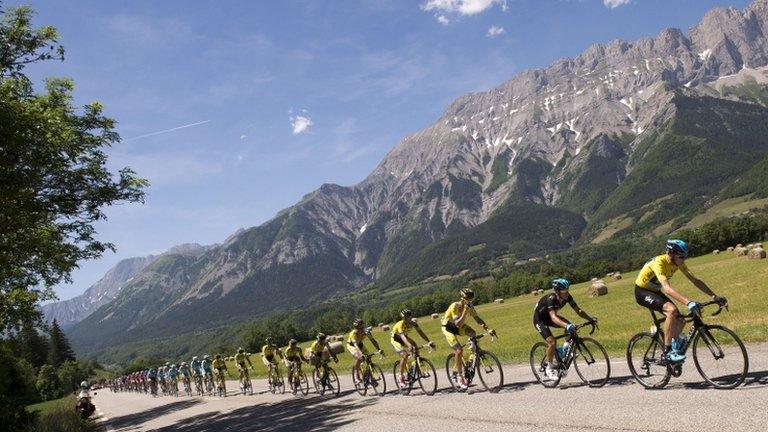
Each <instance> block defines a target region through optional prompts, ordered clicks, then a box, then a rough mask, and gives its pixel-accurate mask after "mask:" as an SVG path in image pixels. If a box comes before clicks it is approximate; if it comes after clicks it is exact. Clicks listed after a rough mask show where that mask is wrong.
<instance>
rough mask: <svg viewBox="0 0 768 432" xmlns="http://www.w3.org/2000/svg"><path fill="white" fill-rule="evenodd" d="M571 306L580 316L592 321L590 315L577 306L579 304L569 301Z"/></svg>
mask: <svg viewBox="0 0 768 432" xmlns="http://www.w3.org/2000/svg"><path fill="white" fill-rule="evenodd" d="M571 307H572V308H573V310H574V311H576V313H577V314H578V315H579V316H580V317H582V318H584V319H585V320H587V321H592V316H590V315H589V314H588V313H586V312H584V309H582V308H581V307H579V305H577V304H576V302H573V303H571Z"/></svg>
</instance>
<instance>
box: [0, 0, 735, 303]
mask: <svg viewBox="0 0 768 432" xmlns="http://www.w3.org/2000/svg"><path fill="white" fill-rule="evenodd" d="M747 3H748V2H747V1H745V0H730V1H714V0H629V1H627V0H508V1H494V0H359V1H353V0H348V1H341V0H339V1H324V2H321V1H290V0H283V1H249V2H245V1H241V2H234V1H217V2H202V1H168V0H165V1H122V2H114V1H84V0H78V1H74V0H72V1H66V2H63V1H58V0H57V1H47V0H45V1H43V0H36V1H31V2H25V3H23V4H29V5H31V6H32V7H33V8H34V9H35V10H36V11H37V13H38V15H37V19H36V22H37V23H38V24H50V25H53V26H55V27H57V28H58V29H59V31H60V33H61V42H62V43H63V44H64V45H65V47H66V48H67V58H66V61H65V62H64V63H49V64H46V65H37V66H34V67H32V68H30V69H29V73H30V75H32V76H33V77H34V78H36V79H38V80H39V79H42V77H45V76H51V75H54V76H70V77H72V78H74V80H75V82H76V85H77V92H76V97H77V101H78V102H79V103H81V104H82V103H86V102H89V101H93V100H98V101H101V102H102V103H104V104H105V105H106V111H107V113H108V115H110V116H112V117H114V118H115V119H117V120H118V122H119V126H118V130H119V132H120V134H121V136H122V137H123V139H124V142H123V143H121V144H120V145H117V146H115V147H114V148H113V149H111V150H110V152H109V153H110V157H111V164H112V166H113V167H115V168H117V167H122V166H125V165H128V166H131V167H132V168H134V169H135V170H136V171H137V172H138V173H139V174H140V175H141V176H143V177H145V178H148V179H149V180H150V182H151V183H152V186H151V188H150V189H149V190H148V191H147V202H146V204H145V205H143V206H140V205H121V206H116V207H113V208H110V209H109V210H108V211H107V214H108V216H109V220H108V221H107V222H105V223H100V224H99V225H98V231H99V233H100V238H101V239H102V240H106V241H111V242H113V243H115V244H116V245H117V248H118V250H117V253H116V254H112V253H109V254H107V255H105V256H104V258H103V259H101V260H98V261H92V262H86V263H83V264H82V266H81V268H80V269H79V270H77V271H76V272H75V273H74V275H73V276H74V283H73V284H71V285H62V286H60V287H57V289H56V291H57V293H58V295H59V297H60V298H62V299H66V298H70V297H72V296H75V295H77V294H80V293H81V292H82V291H83V290H84V289H85V288H87V287H88V286H89V285H90V284H92V283H93V282H95V281H96V280H98V279H99V278H100V277H101V275H103V273H104V272H105V271H106V270H107V269H109V268H110V267H111V266H112V265H114V264H115V263H116V262H117V261H118V260H119V259H122V258H127V257H131V256H142V255H148V254H151V253H159V252H162V251H164V250H166V249H168V248H169V247H171V246H173V245H175V244H179V243H186V242H197V243H202V244H211V243H217V242H220V241H222V240H223V239H224V238H226V237H227V236H228V235H230V234H231V233H233V232H234V231H236V230H237V229H238V228H240V227H248V226H254V225H259V224H261V223H262V222H264V221H266V220H268V219H270V218H271V217H273V216H274V215H275V213H276V212H277V211H279V210H280V209H283V208H285V207H288V206H290V205H292V204H294V203H295V202H297V201H298V200H299V199H300V198H301V197H302V196H303V195H304V194H306V193H309V192H311V191H312V190H314V189H316V188H317V187H318V186H320V185H321V184H323V183H338V184H342V185H351V184H355V183H357V182H359V181H360V180H362V179H363V178H364V177H365V176H366V175H367V174H368V173H369V172H370V171H371V170H372V169H373V168H374V167H375V166H376V164H377V163H378V162H379V161H380V160H381V159H382V158H383V157H384V155H385V154H386V153H387V151H388V150H389V149H390V148H392V147H393V146H394V145H395V144H396V143H397V141H398V140H399V139H400V138H401V137H403V136H404V135H406V134H408V133H410V132H413V131H416V130H419V129H421V128H423V127H425V126H427V125H428V124H430V123H431V122H433V121H435V120H436V119H437V118H438V117H439V116H440V114H441V113H442V111H443V110H444V109H445V107H446V106H447V105H448V104H449V103H450V102H451V101H452V100H453V99H455V98H456V97H458V96H460V95H462V94H464V93H467V92H472V91H479V90H485V89H488V88H490V87H493V86H495V85H498V84H500V83H502V82H503V81H505V80H506V79H508V78H510V77H511V76H513V75H514V74H515V73H517V72H519V71H521V70H523V69H527V68H536V67H544V66H546V65H548V64H549V63H551V62H552V61H553V60H555V59H557V58H559V57H565V56H574V55H577V54H578V53H580V52H581V51H582V50H584V49H585V48H586V47H588V46H589V45H591V44H592V43H595V42H607V41H610V40H612V39H616V38H621V39H626V40H634V39H637V38H640V37H644V36H652V35H656V34H657V33H658V32H659V31H660V30H662V29H664V28H666V27H679V28H683V29H688V28H689V27H690V26H691V25H693V24H695V23H697V22H698V21H699V20H700V18H701V17H702V16H703V14H704V13H705V12H706V11H707V10H708V9H709V8H711V7H714V6H718V5H733V6H735V7H738V8H743V7H744V6H745V5H746V4H747ZM15 4H19V3H17V2H14V1H7V2H6V6H13V5H15ZM185 126H187V127H185ZM171 129H173V130H171ZM163 131H165V132H163ZM159 132H163V133H159Z"/></svg>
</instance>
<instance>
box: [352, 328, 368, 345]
mask: <svg viewBox="0 0 768 432" xmlns="http://www.w3.org/2000/svg"><path fill="white" fill-rule="evenodd" d="M369 336H370V333H369V332H367V331H366V330H365V329H363V330H361V331H358V330H357V329H352V331H351V332H349V334H348V335H347V343H348V344H350V345H354V346H359V345H360V344H362V343H363V339H365V338H367V337H369Z"/></svg>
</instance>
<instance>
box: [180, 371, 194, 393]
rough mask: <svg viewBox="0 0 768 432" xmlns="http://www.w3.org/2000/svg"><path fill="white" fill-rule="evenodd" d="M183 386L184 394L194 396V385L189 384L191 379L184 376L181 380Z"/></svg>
mask: <svg viewBox="0 0 768 432" xmlns="http://www.w3.org/2000/svg"><path fill="white" fill-rule="evenodd" d="M181 382H182V386H183V387H184V393H186V394H187V396H192V385H191V383H190V382H189V377H188V376H186V375H184V376H182V378H181Z"/></svg>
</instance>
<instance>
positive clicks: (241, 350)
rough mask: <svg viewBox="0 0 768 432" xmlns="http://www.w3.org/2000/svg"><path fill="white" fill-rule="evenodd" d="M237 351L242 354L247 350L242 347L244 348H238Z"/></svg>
mask: <svg viewBox="0 0 768 432" xmlns="http://www.w3.org/2000/svg"><path fill="white" fill-rule="evenodd" d="M237 352H238V353H240V354H242V353H244V352H245V350H244V349H242V348H238V349H237Z"/></svg>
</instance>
